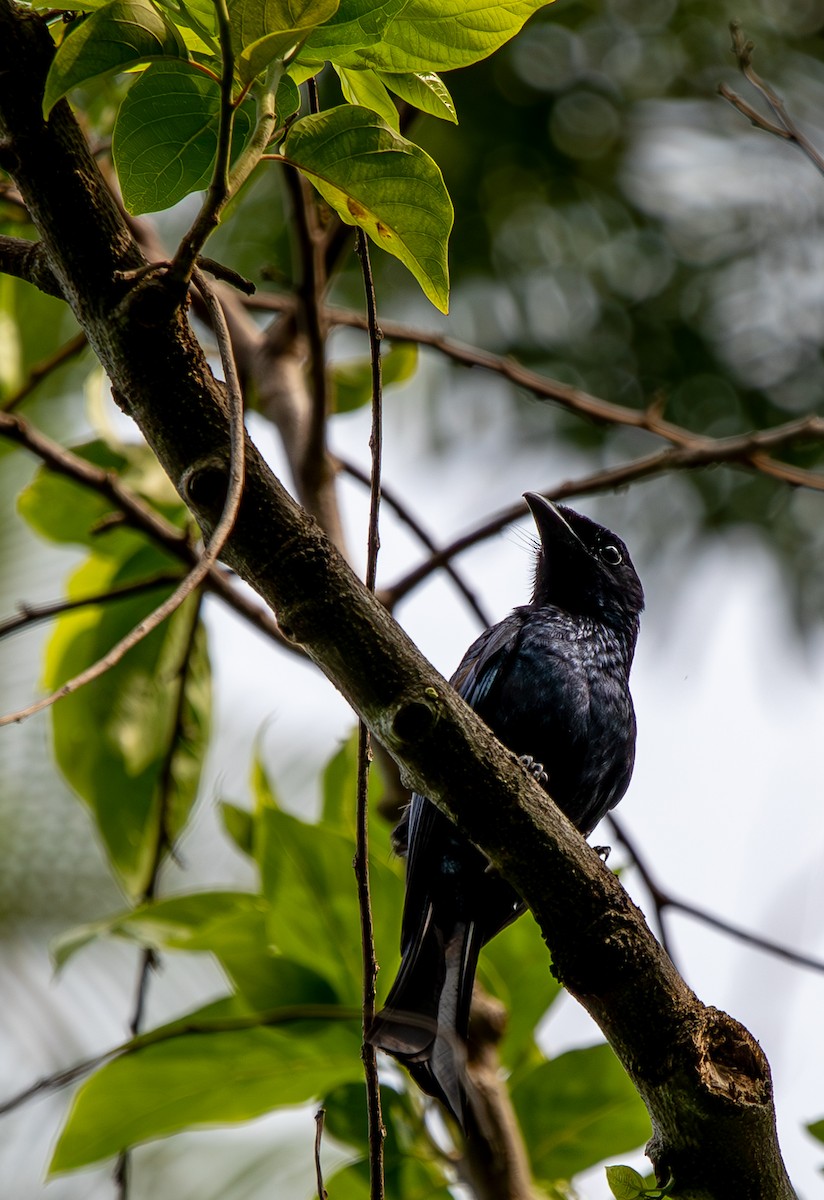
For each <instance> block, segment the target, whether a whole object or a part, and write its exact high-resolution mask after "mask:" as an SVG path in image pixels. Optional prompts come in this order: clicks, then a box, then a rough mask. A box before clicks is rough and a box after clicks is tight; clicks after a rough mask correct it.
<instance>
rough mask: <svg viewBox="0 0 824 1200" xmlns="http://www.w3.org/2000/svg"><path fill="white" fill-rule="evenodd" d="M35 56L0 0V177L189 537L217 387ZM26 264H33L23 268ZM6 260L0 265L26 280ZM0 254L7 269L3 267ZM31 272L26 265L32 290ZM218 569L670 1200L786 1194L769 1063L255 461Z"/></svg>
mask: <svg viewBox="0 0 824 1200" xmlns="http://www.w3.org/2000/svg"><path fill="white" fill-rule="evenodd" d="M51 54H52V46H51V39H50V37H49V34H48V32H47V30H46V28H45V26H44V25H43V23H42V22H41V21H40V20H39V18H38V17H36V16H34V15H32V14H31V13H29V12H26V11H24V10H21V9H18V8H17V7H16V6H15V5H14V4H13V3H12V0H0V165H2V166H3V167H4V168H5V169H6V170H8V171H9V173H10V174H11V175H12V176H13V178H14V179H15V182H16V184H17V187H18V188H19V190H20V193H21V195H22V196H23V199H24V202H25V204H26V206H27V208H28V210H29V212H30V214H31V217H32V219H33V221H34V223H35V225H36V226H37V229H38V231H39V234H40V238H41V243H40V245H41V249H40V250H39V251H38V252H37V253H36V254H35V255H33V257H32V261H33V262H36V265H37V273H35V272H34V271H32V273H31V275H30V276H29V277H30V278H31V279H32V281H33V282H34V283H37V282H38V278H40V279H42V278H46V277H47V276H48V277H49V278H53V279H54V280H56V281H57V285H58V286H59V289H60V291H61V292H62V294H63V296H64V297H65V299H66V300H67V302H68V303H69V304H70V305H71V307H72V309H73V311H74V313H75V316H76V317H77V320H78V321H79V323H80V325H81V326H82V328H83V329H84V331H85V332H86V334H87V337H88V339H89V342H90V343H91V345H92V347H93V348H94V350H95V352H96V353H97V355H98V357H99V358H100V361H101V362H102V364H103V366H104V367H105V369H106V371H107V372H108V374H109V377H110V379H111V382H112V386H113V390H114V394H115V396H116V398H117V399H118V402H119V403H120V404H121V405H122V407H123V408H124V410H125V411H126V412H128V413H129V414H130V415H131V416H132V417H133V418H134V420H135V421H136V422H137V424H138V425H139V427H140V429H141V430H142V432H143V434H144V436H145V438H146V440H147V442H148V443H149V445H150V446H151V447H152V449H153V450H154V451H155V453H156V454H157V456H158V458H159V460H160V462H161V463H162V465H163V467H164V469H165V470H166V471H167V473H168V475H169V477H170V478H171V480H172V481H173V483H174V484H175V486H176V487H177V488H178V490H179V491H180V493H181V495H182V496H183V497H184V499H185V500H186V501H187V503H188V504H189V505H190V507H191V508H192V511H193V512H194V514H195V516H196V517H197V519H198V521H199V522H200V524H201V526H202V527H203V529H204V531H205V532H208V531H210V530H211V529H212V528H213V527H214V525H215V524H216V522H217V520H218V518H219V516H220V512H221V508H222V503H223V499H224V495H225V489H226V474H227V466H228V420H227V414H226V406H225V402H224V395H223V389H222V385H220V384H219V383H218V382H216V380H215V379H214V377H213V376H212V373H211V371H210V369H209V367H208V365H207V363H206V360H205V358H204V355H203V353H202V351H201V349H200V346H199V345H198V343H197V341H196V339H195V338H194V336H193V334H192V332H191V329H190V327H189V323H188V320H187V317H186V312H185V299H184V298H183V297H181V296H180V295H178V294H175V293H173V292H172V291H170V288H169V286H168V284H167V283H166V281H165V278H164V275H163V272H162V271H160V272H149V273H145V274H141V273H140V272H141V269H142V268H145V266H146V263H145V259H144V258H143V256H142V254H141V252H140V250H139V248H138V247H137V245H136V243H135V242H134V240H133V238H132V236H131V234H130V232H129V230H128V228H127V226H126V224H125V222H124V221H123V219H122V217H121V215H120V212H119V211H118V208H117V205H116V204H115V202H114V200H113V198H112V196H111V194H110V193H109V191H108V189H107V188H106V185H105V183H104V181H103V179H102V177H101V175H100V173H99V171H98V169H97V167H96V164H95V162H94V160H93V159H92V157H91V155H90V154H89V152H88V149H87V147H86V145H85V142H84V140H83V137H82V135H81V133H80V130H79V128H78V127H77V124H76V122H75V121H74V119H73V117H72V115H71V112H70V110H69V108H68V106H67V105H66V103H65V102H61V103H59V104H58V105H56V106H55V108H54V109H53V111H52V114H51V116H50V118H49V121H48V122H44V121H43V118H42V113H41V107H40V106H41V99H42V88H43V81H44V79H45V74H46V71H47V69H48V64H49V61H50V58H51ZM44 256H45V258H44ZM21 257H22V256H20V255H17V256H16V257H14V256H11V257H9V256H6V255H4V254H3V247H2V246H0V269H4V270H5V269H8V270H9V271H11V272H12V273H15V274H24V275H25V274H26V272H25V270H24V268H23V267H22V266H21V265H20V262H21ZM12 259H13V261H12ZM44 262H45V263H47V265H48V271H46V272H45V274H44ZM247 455H248V458H247V482H246V490H245V494H244V499H243V504H242V507H241V511H240V514H239V517H238V520H237V523H236V525H235V529H234V532H233V534H232V536H231V538H230V541H229V544H228V546H227V549H226V553H225V556H224V557H225V560H226V561H227V562H228V563H229V564H230V565H231V566H232V567H233V568H234V569H235V570H236V571H237V572H238V574H239V575H240V576H241V577H242V578H243V579H245V580H246V581H247V582H249V583H250V584H251V585H252V586H253V587H254V588H255V589H256V590H257V591H258V592H259V594H260V595H261V596H263V597H264V598H265V599H266V600H267V601H268V602H269V604H270V605H271V606H272V607H273V609H274V610H275V612H276V613H277V616H278V620H279V622H280V626H281V629H282V630H283V632H284V634H286V636H287V637H288V638H290V639H292V640H294V641H295V642H298V643H300V644H301V645H302V646H303V647H304V648H305V650H306V652H307V653H308V654H309V655H310V656H311V658H312V659H313V660H314V661H315V662H316V663H317V665H318V666H319V667H320V669H321V670H322V671H323V672H324V673H325V674H326V675H327V676H328V678H329V679H330V680H331V681H332V683H334V685H335V686H336V687H337V688H338V689H339V690H340V691H341V692H342V693H343V695H344V696H345V697H346V698H347V700H349V702H350V703H351V705H352V707H353V708H354V709H355V711H356V712H357V713H358V714H359V715H360V716H361V717H362V718H363V719H364V720H365V722H366V723H367V725H368V726H369V728H370V729H371V731H372V733H373V734H374V735H375V737H376V738H378V739H379V740H380V741H381V742H382V743H383V745H384V746H386V747H387V749H388V750H389V751H390V753H391V754H392V755H393V757H394V758H395V759H396V761H397V762H398V764H399V766H400V768H401V772H402V775H403V779H404V782H405V783H406V784H407V786H409V787H414V788H415V789H417V790H418V791H421V792H423V793H424V794H426V795H427V796H430V797H431V798H432V800H433V801H434V802H435V803H436V804H437V805H438V806H439V807H440V808H442V809H443V811H444V812H446V813H447V814H448V815H449V816H450V817H451V818H452V819H453V820H454V821H455V822H456V823H457V825H458V826H459V827H460V828H461V829H462V830H463V831H464V832H465V833H466V834H467V835H468V836H469V837H470V838H471V839H472V840H473V841H474V842H475V843H476V844H477V845H478V846H479V847H480V848H481V849H482V850H483V851H484V853H486V854H487V855H488V856H489V858H490V860H491V861H492V863H493V864H494V865H495V867H496V868H498V869H499V870H500V871H501V873H502V874H503V875H504V876H505V877H506V878H507V879H509V880H510V881H511V882H512V883H513V885H514V886H515V887H516V888H517V889H518V891H519V892H520V893H521V895H522V896H523V897H524V899H525V900H526V902H527V903H528V904H529V906H530V908H531V909H532V911H533V912H534V913H535V916H536V918H537V920H538V922H539V924H540V927H541V929H542V932H543V934H544V937H545V939H546V942H547V945H548V946H549V948H550V950H551V952H552V964H553V966H552V969H553V971H554V972H555V974H556V975H557V977H558V978H559V979H560V980H561V981H562V982H563V983H564V985H565V986H566V987H567V989H568V990H569V991H570V992H571V993H572V994H573V995H575V996H576V997H577V998H578V1000H579V1001H580V1002H581V1003H582V1004H583V1005H584V1007H585V1008H586V1009H587V1010H588V1011H589V1012H590V1013H591V1014H592V1016H593V1017H594V1018H595V1020H596V1021H597V1022H598V1024H599V1025H600V1027H601V1029H602V1030H603V1031H604V1034H605V1036H606V1037H607V1039H608V1040H609V1042H610V1043H611V1045H612V1046H613V1048H614V1050H615V1052H616V1054H617V1055H618V1057H619V1058H620V1060H621V1061H622V1063H623V1064H624V1066H625V1068H626V1070H627V1072H628V1074H629V1075H630V1078H631V1079H632V1081H633V1083H634V1084H635V1086H636V1088H637V1089H638V1091H639V1093H640V1095H641V1096H642V1098H643V1100H644V1102H645V1104H646V1106H647V1108H648V1110H649V1113H650V1118H651V1121H652V1127H653V1136H652V1140H651V1142H650V1146H649V1153H650V1156H651V1158H652V1160H653V1162H654V1163H655V1166H656V1170H657V1172H658V1175H659V1177H660V1178H661V1180H665V1179H667V1178H668V1177H669V1176H670V1175H672V1176H673V1177H674V1179H675V1192H674V1194H675V1195H677V1197H679V1200H722V1198H723V1200H729V1197H732V1196H734V1197H736V1200H790V1198H791V1197H793V1196H794V1195H795V1193H794V1192H793V1189H792V1186H791V1184H790V1181H789V1179H788V1177H787V1174H786V1171H785V1168H784V1165H783V1162H782V1159H781V1155H780V1151H779V1147H778V1141H777V1136H776V1129H775V1118H774V1110H773V1093H772V1083H771V1078H770V1071H769V1066H768V1064H767V1061H766V1058H765V1056H764V1054H763V1053H762V1051H761V1049H760V1047H759V1046H758V1044H757V1042H756V1041H755V1040H754V1039H753V1038H752V1036H751V1035H750V1034H749V1033H748V1032H747V1031H746V1030H745V1029H744V1028H743V1027H742V1026H741V1025H740V1024H738V1023H737V1022H736V1021H734V1020H733V1019H732V1018H731V1017H729V1016H727V1015H726V1014H725V1013H722V1012H719V1011H718V1010H716V1009H714V1008H711V1007H706V1006H704V1005H703V1004H702V1003H701V1002H700V1001H699V1000H698V999H697V998H696V996H695V995H694V994H693V993H692V992H691V991H690V989H689V988H688V987H687V985H686V984H685V983H684V981H683V980H682V979H681V978H680V976H679V975H678V973H677V972H676V970H675V968H674V967H673V965H672V963H671V962H670V960H669V958H668V957H667V955H666V954H665V953H664V951H663V950H662V949H661V947H660V946H659V945H658V943H657V942H656V940H655V938H654V937H653V936H652V934H651V933H650V931H649V929H648V928H647V926H646V924H645V922H644V919H643V916H642V914H641V913H640V911H639V910H638V909H637V908H636V907H635V905H634V904H633V903H632V902H631V900H630V899H629V897H628V896H627V895H626V893H625V892H624V890H623V888H622V886H621V884H620V883H619V881H618V880H617V879H616V877H615V876H614V875H613V874H612V873H611V872H610V871H609V870H607V868H606V867H605V866H604V864H603V863H602V862H601V860H600V858H599V857H598V855H597V854H596V853H595V852H594V851H593V850H592V849H591V848H590V847H589V846H588V845H587V844H586V842H585V841H584V840H583V838H582V837H581V836H580V834H579V833H578V832H577V831H576V830H575V829H574V828H573V827H572V825H571V824H570V823H569V822H568V821H567V820H566V818H565V817H564V816H563V815H562V814H561V813H560V811H559V810H558V809H557V808H556V807H555V806H554V805H553V804H552V803H551V802H549V801H548V799H547V796H546V794H545V793H544V792H543V790H542V789H541V788H540V787H539V785H538V784H537V783H536V782H535V781H534V780H533V779H531V778H530V777H529V776H528V775H527V774H526V773H525V772H524V771H523V768H522V767H521V765H520V764H519V763H518V761H517V760H516V759H515V758H514V756H513V755H511V754H510V753H509V752H508V751H507V750H505V749H504V748H503V747H502V746H501V745H500V743H499V742H498V741H497V740H496V739H495V738H494V737H493V735H492V733H491V732H490V731H489V729H488V728H487V727H486V726H485V725H484V724H483V723H482V722H481V721H480V719H479V718H478V717H477V716H476V714H475V713H474V712H472V711H471V710H470V709H469V708H468V707H467V706H466V705H465V704H464V703H463V701H462V700H461V699H460V698H459V697H458V696H457V694H456V693H455V692H454V691H453V690H452V688H451V687H450V686H449V685H448V684H447V683H446V682H445V680H444V679H443V678H442V677H441V676H440V675H439V674H438V673H437V672H436V671H435V670H434V669H433V668H432V666H431V665H430V664H429V663H428V662H426V660H425V659H424V658H423V657H422V655H421V654H420V653H419V651H418V650H417V649H416V647H415V646H414V645H413V644H412V643H411V642H410V640H409V639H408V638H407V636H406V635H405V634H404V632H403V630H402V629H401V628H400V627H399V626H398V625H397V624H396V623H395V621H394V620H393V619H392V617H391V616H390V615H389V614H388V613H387V612H386V611H385V610H384V609H383V608H382V607H381V605H380V604H379V603H378V602H377V601H376V600H375V598H374V597H373V596H372V595H370V593H369V592H368V591H367V590H366V588H365V587H364V586H363V585H362V584H361V582H360V581H359V580H358V579H357V578H356V576H355V575H354V573H353V572H352V570H351V569H350V568H349V566H348V565H347V563H346V562H345V561H344V559H343V558H342V557H341V555H340V554H339V553H338V552H337V550H336V549H335V548H334V547H333V546H332V545H331V543H330V542H329V541H328V539H327V538H326V537H325V536H324V535H323V533H322V532H321V531H320V529H319V528H318V526H317V525H316V523H315V522H314V521H313V520H312V519H311V518H310V517H308V516H307V514H306V513H305V512H304V511H303V509H301V508H300V506H299V505H298V504H297V503H296V502H295V501H294V500H293V499H292V498H291V496H290V495H289V494H288V493H287V492H286V490H285V489H284V488H283V487H282V485H281V484H280V482H279V481H278V480H277V479H276V478H275V477H274V475H273V474H272V472H271V471H270V470H269V468H268V466H267V465H266V463H265V462H264V461H263V459H262V458H261V456H260V455H259V453H258V452H257V450H256V449H255V447H254V446H253V445H252V444H251V443H249V444H248V447H247Z"/></svg>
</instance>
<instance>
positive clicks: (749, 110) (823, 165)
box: [718, 21, 824, 175]
mask: <svg viewBox="0 0 824 1200" xmlns="http://www.w3.org/2000/svg"><path fill="white" fill-rule="evenodd" d="M730 34H731V35H732V52H733V54H734V55H735V57H736V59H737V60H738V65H739V67H740V68H741V72H742V74H743V75H744V78H745V79H746V80H747V82H748V83H749V84H751V85H752V87H754V88H755V90H756V91H757V92H758V93H759V95H760V96H761V97H762V98H763V100H764V101H765V102H766V103H767V104H768V105H769V107H770V109H771V110H772V112H773V114H774V116H775V118H776V120H775V121H771V120H769V118H768V117H765V116H763V115H762V114H761V113H759V112H758V110H757V109H755V108H753V107H752V105H751V104H748V103H747V101H746V100H744V99H743V98H742V97H741V96H739V95H738V93H737V92H734V91H733V90H732V88H730V87H728V86H727V85H726V84H725V83H721V84H719V86H718V91H719V92H720V94H721V95H722V96H723V97H724V99H725V100H727V101H729V103H730V104H731V105H732V106H733V108H736V109H738V111H739V112H740V113H741V114H742V116H744V117H746V118H747V120H748V121H751V122H752V124H753V125H755V126H756V127H757V128H758V129H763V130H764V131H765V133H771V134H773V136H774V137H780V138H782V139H783V140H784V141H786V142H790V143H791V144H792V145H793V146H797V147H798V149H799V150H800V151H801V152H802V154H806V156H807V158H808V159H809V160H810V162H811V163H812V164H813V166H814V167H815V168H816V170H817V171H820V172H821V174H822V175H824V155H822V154H821V152H820V151H819V150H818V149H816V147H815V146H814V145H813V144H812V142H811V141H810V139H809V138H808V137H807V136H806V134H803V133H802V132H801V130H800V129H799V128H798V126H797V125H796V124H795V122H794V121H793V120H792V118H791V117H790V116H789V114H788V113H787V109H786V106H785V104H784V101H783V100H782V99H781V97H780V96H779V95H778V93H777V92H775V91H774V90H773V88H772V87H770V85H769V84H768V83H767V82H766V81H765V80H764V79H762V78H761V76H760V75H758V74H757V72H756V71H755V69H754V67H753V65H752V53H753V50H754V49H755V44H754V43H753V42H751V41H749V40H748V39H747V38H745V37H744V33H743V31H742V29H741V24H740V22H739V21H731V22H730Z"/></svg>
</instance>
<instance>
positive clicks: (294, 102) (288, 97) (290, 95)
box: [275, 75, 300, 125]
mask: <svg viewBox="0 0 824 1200" xmlns="http://www.w3.org/2000/svg"><path fill="white" fill-rule="evenodd" d="M299 111H300V92H299V91H298V85H297V83H296V82H295V80H294V79H293V78H292V77H291V75H282V76H281V78H280V82H279V83H278V90H277V93H276V95H275V112H276V113H277V119H278V123H279V124H280V125H283V123H284V122H285V121H286V119H287V118H288V117H291V116H292V114H293V113H296V112H299Z"/></svg>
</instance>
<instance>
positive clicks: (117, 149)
mask: <svg viewBox="0 0 824 1200" xmlns="http://www.w3.org/2000/svg"><path fill="white" fill-rule="evenodd" d="M219 123H220V88H219V86H218V84H217V82H216V81H215V80H213V79H209V78H208V77H207V76H205V75H202V74H201V73H200V72H199V71H196V70H195V69H194V68H193V67H191V66H187V65H185V64H184V63H155V64H154V65H153V66H151V67H149V68H148V69H147V70H146V71H144V72H143V74H142V75H141V77H140V79H138V81H137V83H135V85H134V86H133V87H132V88H131V89H130V90H129V93H128V95H127V96H126V99H125V100H124V101H123V103H122V105H121V106H120V111H119V113H118V115H117V122H116V124H115V127H114V134H113V137H112V154H113V156H114V162H115V168H116V170H117V177H118V179H119V181H120V187H121V190H122V192H123V202H124V204H125V205H126V208H127V209H128V211H129V212H130V213H133V214H138V213H145V212H157V211H159V210H160V209H164V208H171V206H172V205H173V204H177V202H178V201H179V200H182V199H183V197H184V196H188V195H189V193H190V192H196V191H198V190H200V189H203V188H205V187H207V186H208V184H209V181H210V180H211V176H212V169H213V167H214V161H215V155H216V154H217V134H218V126H219ZM253 124H254V104H253V102H252V101H251V100H246V101H244V103H243V104H242V105H241V106H240V108H239V109H238V110H237V111H236V113H235V120H234V128H233V132H232V159H233V160H234V159H235V158H237V156H238V154H240V152H241V150H242V149H243V147H244V145H245V143H246V141H247V140H248V138H249V135H250V133H251V131H252V128H253Z"/></svg>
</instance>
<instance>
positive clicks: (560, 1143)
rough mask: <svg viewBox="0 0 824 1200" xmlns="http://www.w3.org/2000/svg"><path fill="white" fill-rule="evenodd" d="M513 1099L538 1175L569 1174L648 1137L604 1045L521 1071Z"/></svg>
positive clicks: (634, 1099) (639, 1109) (631, 1092)
mask: <svg viewBox="0 0 824 1200" xmlns="http://www.w3.org/2000/svg"><path fill="white" fill-rule="evenodd" d="M512 1102H513V1104H514V1106H515V1110H516V1113H517V1115H518V1119H519V1121H520V1124H521V1129H522V1130H523V1133H524V1137H525V1139H526V1143H527V1145H528V1146H529V1148H530V1157H531V1159H532V1166H533V1170H534V1172H535V1175H536V1178H537V1179H539V1180H541V1181H544V1182H547V1183H552V1182H553V1181H555V1180H559V1179H571V1178H572V1176H573V1175H576V1174H577V1173H578V1172H579V1171H584V1170H586V1169H587V1168H588V1167H592V1166H594V1165H595V1164H596V1163H598V1162H600V1161H601V1160H602V1159H604V1158H609V1157H611V1156H612V1155H615V1154H622V1153H626V1152H627V1151H629V1150H634V1149H636V1148H637V1147H638V1146H640V1145H642V1144H643V1143H644V1142H645V1141H647V1139H648V1138H649V1136H650V1122H649V1116H648V1115H647V1111H646V1109H645V1108H644V1105H643V1104H642V1102H641V1100H640V1098H639V1097H638V1094H637V1092H636V1091H635V1089H634V1088H633V1086H632V1084H631V1083H630V1081H629V1079H628V1077H627V1075H626V1072H625V1071H624V1069H623V1067H622V1066H621V1064H620V1063H619V1062H618V1060H617V1058H616V1057H615V1055H614V1054H613V1052H612V1050H611V1049H610V1047H609V1046H607V1045H606V1044H601V1045H597V1046H589V1047H587V1048H586V1049H583V1050H570V1051H568V1052H567V1053H566V1054H561V1055H559V1056H558V1057H557V1058H553V1059H551V1060H550V1061H549V1062H545V1063H541V1064H540V1065H539V1066H537V1067H535V1068H534V1070H532V1071H530V1072H529V1073H528V1074H525V1075H522V1076H521V1078H520V1080H519V1081H518V1082H517V1083H516V1084H515V1086H514V1087H513V1089H512Z"/></svg>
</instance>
